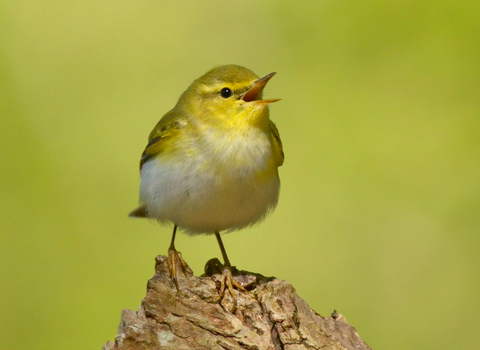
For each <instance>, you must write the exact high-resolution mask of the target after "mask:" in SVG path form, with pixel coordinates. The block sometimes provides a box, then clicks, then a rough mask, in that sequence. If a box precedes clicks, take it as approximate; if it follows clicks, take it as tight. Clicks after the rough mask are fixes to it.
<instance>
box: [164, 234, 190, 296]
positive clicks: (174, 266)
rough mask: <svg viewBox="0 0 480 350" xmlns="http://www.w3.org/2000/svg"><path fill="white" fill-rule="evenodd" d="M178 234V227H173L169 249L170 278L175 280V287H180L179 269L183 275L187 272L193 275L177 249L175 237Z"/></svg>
mask: <svg viewBox="0 0 480 350" xmlns="http://www.w3.org/2000/svg"><path fill="white" fill-rule="evenodd" d="M176 233H177V225H175V226H174V227H173V234H172V242H171V243H170V247H169V248H168V267H169V269H170V278H172V279H173V282H175V286H176V287H177V290H178V289H179V287H178V273H179V269H181V270H182V272H183V274H185V272H186V271H188V272H190V273H191V270H190V267H188V265H187V263H186V262H185V260H183V258H182V253H180V252H179V251H177V250H176V249H175V235H176Z"/></svg>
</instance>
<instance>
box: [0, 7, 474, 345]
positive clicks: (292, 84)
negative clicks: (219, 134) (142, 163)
mask: <svg viewBox="0 0 480 350" xmlns="http://www.w3.org/2000/svg"><path fill="white" fill-rule="evenodd" d="M0 38H1V40H0V45H1V46H0V79H1V80H0V106H1V107H0V108H1V118H0V149H1V165H0V190H1V203H0V230H1V232H0V263H1V275H0V281H1V282H0V286H1V288H0V300H1V302H0V304H1V309H0V312H1V315H0V339H1V348H2V349H15V350H18V349H72V350H74V349H100V348H101V346H102V344H103V343H104V342H105V341H107V340H113V339H114V337H115V335H116V328H117V325H118V322H119V320H120V311H121V309H122V308H129V309H134V310H136V309H137V308H138V306H139V303H140V301H141V299H142V297H143V296H144V294H145V285H146V281H147V280H148V278H150V277H151V276H152V274H153V266H154V257H155V256H156V255H157V254H165V253H166V251H167V247H168V244H169V240H170V234H171V228H170V227H159V226H158V225H157V224H156V223H154V222H149V221H146V220H145V221H142V220H134V219H129V218H127V213H128V212H129V211H130V210H132V209H133V208H134V207H135V206H136V204H137V199H138V185H139V174H138V160H139V156H140V153H141V152H142V151H143V148H144V146H145V145H146V138H147V135H148V133H149V132H150V130H151V129H152V128H153V126H154V124H155V123H156V122H157V121H158V119H159V118H160V117H161V116H162V115H163V114H164V113H165V112H166V111H168V110H169V109H170V108H172V107H173V105H174V104H175V102H176V100H177V98H178V97H179V96H180V94H181V93H182V92H183V90H184V89H185V88H186V87H187V86H188V85H189V84H190V82H191V81H192V80H193V79H195V78H197V77H199V76H200V75H202V74H203V73H204V72H206V71H207V70H208V69H210V68H212V67H213V66H215V65H219V64H229V63H235V64H240V65H244V66H246V67H248V68H250V69H252V70H253V71H255V72H256V73H257V74H258V75H265V74H267V73H270V72H272V71H276V72H278V74H277V75H276V76H275V78H274V79H272V81H271V82H270V83H269V85H268V89H267V91H266V96H268V97H271V98H273V97H279V98H282V101H281V102H279V103H276V104H274V105H272V106H271V116H272V119H273V120H274V121H275V122H276V124H277V126H278V128H279V130H280V133H281V136H282V140H283V142H284V149H285V154H286V159H285V164H284V166H283V167H282V168H281V169H280V176H281V179H282V192H281V198H280V203H279V206H278V208H277V210H276V212H275V213H274V214H273V215H272V216H270V217H269V218H268V219H267V220H266V221H265V222H264V223H262V224H261V225H259V226H256V227H254V228H251V229H246V230H243V231H241V232H236V233H234V234H231V235H227V236H225V238H224V243H225V245H226V247H227V251H228V253H229V255H230V259H231V260H232V262H233V263H234V264H235V265H237V266H238V267H239V268H242V269H246V270H250V271H256V272H261V273H263V274H265V275H274V276H276V277H278V278H282V279H285V280H287V281H289V282H290V283H292V284H293V285H294V286H295V287H296V289H297V292H298V293H299V294H300V295H301V296H302V297H303V298H304V299H305V300H306V301H307V302H308V303H309V304H310V306H311V307H312V308H313V309H315V310H316V311H318V312H319V313H321V314H322V315H329V314H330V313H331V312H332V311H333V309H337V310H338V311H339V312H340V313H342V314H343V315H344V316H345V317H346V318H347V319H348V321H349V322H350V323H351V324H352V325H354V326H355V327H356V328H357V330H358V332H359V334H360V336H361V337H362V338H363V339H364V340H365V341H366V342H367V343H368V344H369V345H370V346H371V347H372V348H373V349H478V348H480V337H479V335H478V332H479V329H480V321H479V313H480V302H479V301H480V278H479V276H480V274H479V268H480V257H479V248H480V237H479V231H480V230H479V227H480V137H479V136H480V6H479V5H478V1H457V2H454V1H438V0H436V1H380V0H378V1H339V0H337V1H332V0H327V1H318V2H313V1H312V2H303V3H301V2H294V1H261V2H260V1H249V0H244V1H235V2H230V1H223V2H219V1H215V2H214V1H209V2H207V1H193V0H192V1H182V2H178V3H175V2H174V1H158V0H157V1H153V0H151V1H123V0H120V1H119V0H115V1H113V0H110V1H105V0H101V1H97V0H95V1H93V0H87V1H70V2H66V1H32V0H25V1H22V0H19V1H2V2H1V3H0ZM177 247H178V248H179V250H181V251H182V253H183V256H184V257H185V259H186V260H187V262H188V263H189V264H190V265H191V266H192V268H193V270H194V271H195V273H196V274H200V273H201V272H202V270H203V266H204V263H205V262H206V261H207V260H208V259H210V258H212V257H215V256H217V257H220V252H219V249H218V247H217V244H216V241H215V238H214V237H212V236H197V237H193V238H192V237H187V236H185V235H181V236H180V237H178V241H177Z"/></svg>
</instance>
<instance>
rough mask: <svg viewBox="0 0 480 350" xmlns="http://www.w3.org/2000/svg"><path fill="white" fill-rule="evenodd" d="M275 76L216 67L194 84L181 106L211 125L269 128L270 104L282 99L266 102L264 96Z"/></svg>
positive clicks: (233, 66)
mask: <svg viewBox="0 0 480 350" xmlns="http://www.w3.org/2000/svg"><path fill="white" fill-rule="evenodd" d="M275 74H276V73H270V74H268V75H266V76H264V77H263V78H259V77H258V76H257V75H256V74H255V73H253V72H252V71H251V70H249V69H247V68H245V67H241V66H237V65H226V66H219V67H215V68H213V69H211V70H210V71H208V72H207V73H205V74H204V75H202V76H201V77H200V78H198V79H197V80H195V81H194V82H193V83H192V85H190V87H189V88H188V89H187V90H186V91H185V92H184V93H183V95H182V96H181V97H180V99H179V101H178V103H177V107H178V108H182V109H184V110H185V111H186V112H187V113H188V114H189V115H190V116H192V117H194V118H195V119H197V120H199V121H200V122H205V123H209V124H210V123H214V124H216V125H218V124H220V125H224V126H233V127H236V126H239V125H258V126H261V125H264V124H267V125H268V118H269V117H268V104H269V103H272V102H276V101H279V99H262V95H263V89H264V87H265V85H266V84H267V82H268V81H269V80H270V79H271V78H272V77H273V76H274V75H275Z"/></svg>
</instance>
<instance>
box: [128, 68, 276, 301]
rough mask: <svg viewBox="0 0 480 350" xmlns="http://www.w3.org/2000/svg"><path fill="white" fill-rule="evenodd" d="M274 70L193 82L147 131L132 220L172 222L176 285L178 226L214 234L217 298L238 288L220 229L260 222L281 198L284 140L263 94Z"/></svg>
mask: <svg viewBox="0 0 480 350" xmlns="http://www.w3.org/2000/svg"><path fill="white" fill-rule="evenodd" d="M274 75H275V73H270V74H268V75H266V76H265V77H263V78H259V77H258V76H257V75H256V74H255V73H253V72H252V71H251V70H249V69H247V68H244V67H241V66H237V65H225V66H219V67H216V68H213V69H212V70H210V71H208V72H207V73H206V74H204V75H202V76H201V77H200V78H198V79H197V80H195V81H194V82H193V83H192V84H191V85H190V86H189V87H188V89H187V90H186V91H185V92H184V93H183V94H182V95H181V96H180V98H179V100H178V102H177V104H176V105H175V107H174V108H173V109H172V110H171V111H169V112H168V113H167V114H165V115H164V116H163V118H162V119H160V121H159V122H158V123H157V125H156V126H155V128H154V129H153V130H152V132H151V133H150V136H149V138H148V144H147V146H146V148H145V150H144V151H143V153H142V156H141V159H140V173H141V185H140V206H139V207H138V208H137V209H135V210H134V211H133V212H131V213H130V216H133V217H146V218H153V219H157V220H158V221H159V222H160V223H169V222H171V223H173V224H174V229H173V236H172V241H171V245H170V248H169V251H168V257H169V259H168V262H169V267H170V272H171V277H172V278H173V280H174V282H175V284H176V286H177V288H178V278H177V274H178V269H179V267H180V268H182V269H183V270H184V272H185V266H186V264H185V262H184V261H183V259H182V256H181V254H180V252H178V251H177V250H175V245H174V241H175V233H176V230H177V227H179V228H180V229H182V230H183V231H185V232H186V233H187V234H190V235H197V234H215V235H216V238H217V240H218V243H219V245H220V249H221V252H222V255H223V259H224V263H225V264H224V265H223V266H222V271H223V273H222V287H221V292H220V295H221V296H222V295H223V293H224V291H225V286H226V287H227V288H228V290H229V292H230V293H231V295H232V297H233V299H234V300H235V299H236V297H235V294H234V291H233V286H236V287H237V288H239V289H242V290H244V289H243V287H242V286H240V285H239V284H238V283H236V281H235V280H234V279H233V278H232V270H231V265H230V262H229V260H228V257H227V254H226V251H225V248H224V246H223V243H222V240H221V238H220V234H219V232H220V231H227V232H231V231H234V230H238V229H241V228H244V227H246V226H249V225H252V224H255V223H257V222H259V221H260V220H262V219H263V218H264V217H265V216H266V215H267V214H268V213H269V212H270V211H271V210H273V209H274V208H275V206H276V204H277V201H278V195H279V190H280V179H279V177H278V167H279V166H281V165H282V164H283V159H284V155H283V150H282V142H281V140H280V136H279V133H278V130H277V128H276V126H275V124H274V123H273V122H272V121H271V120H270V118H269V110H268V105H269V104H270V103H271V102H275V101H279V99H262V92H263V88H264V87H265V85H266V84H267V82H268V81H269V80H270V79H271V78H272V77H273V76H274Z"/></svg>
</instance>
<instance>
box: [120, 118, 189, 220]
mask: <svg viewBox="0 0 480 350" xmlns="http://www.w3.org/2000/svg"><path fill="white" fill-rule="evenodd" d="M185 125H186V120H185V118H182V117H180V116H178V114H177V113H175V112H174V111H173V110H172V111H170V112H168V113H167V114H165V115H164V116H163V118H162V119H160V121H159V122H158V123H157V125H155V127H154V128H153V130H152V132H151V133H150V135H149V136H148V144H147V147H145V150H144V151H143V153H142V156H141V158H140V170H142V166H143V165H144V164H145V163H146V162H147V161H148V160H150V159H152V158H154V157H156V156H158V155H159V154H161V153H162V152H163V151H164V150H165V149H166V148H167V147H168V144H169V141H171V139H172V138H173V137H175V136H176V135H178V133H179V132H180V131H179V129H181V128H182V127H183V126H185ZM129 216H130V217H137V218H146V217H148V212H147V208H146V206H145V204H140V206H139V207H138V208H136V209H135V210H133V211H132V212H131V213H130V214H129Z"/></svg>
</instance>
